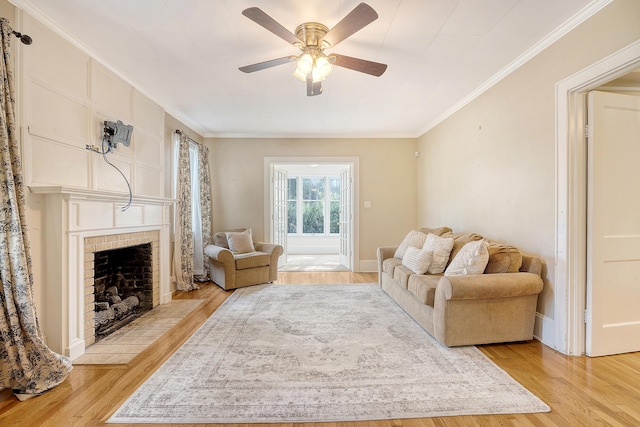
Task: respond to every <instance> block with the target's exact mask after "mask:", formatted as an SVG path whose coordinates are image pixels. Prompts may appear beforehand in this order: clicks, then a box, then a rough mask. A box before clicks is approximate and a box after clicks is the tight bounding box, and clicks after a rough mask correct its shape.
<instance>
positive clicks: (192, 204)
mask: <svg viewBox="0 0 640 427" xmlns="http://www.w3.org/2000/svg"><path fill="white" fill-rule="evenodd" d="M174 143H175V158H174V164H175V168H174V172H175V177H176V181H175V193H174V194H175V197H176V200H177V201H176V208H175V217H174V223H175V230H174V231H175V234H174V238H175V241H174V253H173V268H174V279H175V281H176V287H177V288H178V289H180V290H184V291H190V290H192V289H198V288H199V286H198V285H197V284H196V283H194V279H195V280H196V281H207V280H209V268H208V267H209V263H208V259H207V257H206V256H205V255H204V249H205V247H206V246H207V245H208V244H209V243H210V239H211V183H210V175H209V161H208V153H209V150H208V149H207V147H204V146H202V145H200V144H197V143H195V142H193V141H191V140H190V139H189V138H188V137H187V136H186V135H185V134H184V133H182V134H178V133H176V134H175V137H174Z"/></svg>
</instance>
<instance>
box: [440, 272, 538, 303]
mask: <svg viewBox="0 0 640 427" xmlns="http://www.w3.org/2000/svg"><path fill="white" fill-rule="evenodd" d="M542 287H543V282H542V278H541V277H540V276H539V275H536V274H532V273H496V274H472V275H468V276H467V275H461V276H443V277H442V278H441V279H440V281H439V282H438V286H437V287H436V295H437V294H440V295H442V296H444V298H445V299H447V300H473V299H495V298H511V297H520V296H527V295H537V294H539V293H540V292H541V291H542ZM436 298H437V297H436Z"/></svg>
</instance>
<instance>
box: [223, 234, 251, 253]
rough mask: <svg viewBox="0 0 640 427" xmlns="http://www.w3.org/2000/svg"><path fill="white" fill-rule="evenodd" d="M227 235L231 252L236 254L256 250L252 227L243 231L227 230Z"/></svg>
mask: <svg viewBox="0 0 640 427" xmlns="http://www.w3.org/2000/svg"><path fill="white" fill-rule="evenodd" d="M225 235H226V237H227V242H228V243H229V250H231V252H233V253H236V254H246V253H249V252H253V251H255V248H254V247H253V239H252V237H251V229H250V228H248V229H246V230H245V231H241V232H237V231H227V232H226V233H225Z"/></svg>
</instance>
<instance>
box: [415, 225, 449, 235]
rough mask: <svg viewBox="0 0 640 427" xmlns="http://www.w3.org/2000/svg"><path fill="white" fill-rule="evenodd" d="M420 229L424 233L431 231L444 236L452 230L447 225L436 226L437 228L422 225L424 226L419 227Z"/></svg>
mask: <svg viewBox="0 0 640 427" xmlns="http://www.w3.org/2000/svg"><path fill="white" fill-rule="evenodd" d="M420 231H422V232H423V233H424V234H429V233H433V234H435V235H436V236H444V235H445V234H447V233H452V232H453V230H452V229H451V228H449V227H438V228H428V227H424V228H421V229H420Z"/></svg>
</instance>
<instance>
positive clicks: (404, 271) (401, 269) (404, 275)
mask: <svg viewBox="0 0 640 427" xmlns="http://www.w3.org/2000/svg"><path fill="white" fill-rule="evenodd" d="M410 276H415V274H414V273H413V271H411V269H409V268H407V267H405V266H404V265H399V266H397V267H396V268H395V269H394V270H393V279H394V280H395V281H396V282H398V283H399V284H401V285H402V287H403V288H405V289H407V283H408V282H409V277H410Z"/></svg>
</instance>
